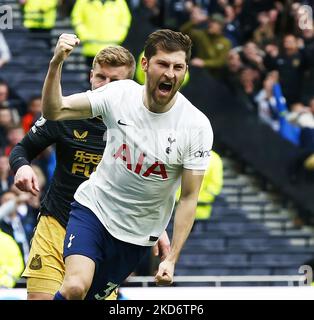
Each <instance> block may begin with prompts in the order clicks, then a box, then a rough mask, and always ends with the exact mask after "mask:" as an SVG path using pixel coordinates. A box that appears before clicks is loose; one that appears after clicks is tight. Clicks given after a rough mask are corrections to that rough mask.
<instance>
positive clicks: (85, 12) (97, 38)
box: [72, 0, 132, 67]
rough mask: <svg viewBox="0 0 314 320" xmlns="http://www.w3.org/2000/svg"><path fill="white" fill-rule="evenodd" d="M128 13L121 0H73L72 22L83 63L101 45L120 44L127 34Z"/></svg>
mask: <svg viewBox="0 0 314 320" xmlns="http://www.w3.org/2000/svg"><path fill="white" fill-rule="evenodd" d="M131 20H132V16H131V13H130V10H129V8H128V5H127V3H126V1H125V0H112V1H102V0H93V1H89V0H77V1H76V3H75V5H74V8H73V10H72V24H73V27H74V29H75V32H76V34H77V36H78V37H79V38H80V40H81V43H82V45H83V55H84V57H85V58H86V62H87V65H88V66H89V67H91V66H92V63H93V59H94V57H95V55H96V54H97V53H98V52H99V51H100V50H101V49H103V48H104V47H107V46H110V45H120V44H122V42H123V41H124V40H125V38H126V36H127V35H128V32H129V28H130V24H131Z"/></svg>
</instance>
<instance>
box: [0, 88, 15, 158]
mask: <svg viewBox="0 0 314 320" xmlns="http://www.w3.org/2000/svg"><path fill="white" fill-rule="evenodd" d="M0 90H1V89H0ZM0 96H1V93H0ZM13 125H14V122H13V117H12V113H11V110H10V109H9V108H3V107H2V108H1V107H0V151H3V152H4V148H5V147H6V145H7V144H8V139H7V132H8V129H9V128H10V127H11V126H13Z"/></svg>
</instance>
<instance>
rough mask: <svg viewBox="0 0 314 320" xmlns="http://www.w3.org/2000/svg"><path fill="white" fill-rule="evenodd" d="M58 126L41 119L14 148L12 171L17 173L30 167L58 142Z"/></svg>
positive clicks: (11, 156) (11, 163)
mask: <svg viewBox="0 0 314 320" xmlns="http://www.w3.org/2000/svg"><path fill="white" fill-rule="evenodd" d="M57 126H58V124H57V122H56V121H49V120H46V119H44V118H40V119H39V120H37V121H36V123H35V124H34V126H33V127H32V128H31V130H30V131H29V132H28V133H27V134H26V135H25V137H24V138H23V139H22V140H21V141H20V142H19V143H18V144H17V145H16V146H15V147H14V148H13V150H12V152H11V154H10V159H9V160H10V166H11V169H12V170H13V171H14V172H16V171H17V170H18V169H19V168H20V167H21V166H23V165H29V164H30V162H31V161H32V160H33V159H34V158H36V157H37V156H38V155H39V154H40V153H41V152H42V151H43V150H45V149H46V148H47V147H48V146H50V145H52V144H53V143H55V142H56V141H57V135H58V127H57Z"/></svg>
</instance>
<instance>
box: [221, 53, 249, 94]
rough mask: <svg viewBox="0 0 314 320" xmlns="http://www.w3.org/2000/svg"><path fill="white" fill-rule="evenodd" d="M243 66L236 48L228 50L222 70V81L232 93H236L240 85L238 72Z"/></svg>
mask: <svg viewBox="0 0 314 320" xmlns="http://www.w3.org/2000/svg"><path fill="white" fill-rule="evenodd" d="M243 68H244V65H243V62H242V61H241V58H240V55H239V53H238V52H237V51H236V50H230V51H229V53H228V58H227V65H226V67H225V70H224V76H223V82H224V83H225V84H226V85H227V86H228V88H229V89H230V90H231V91H232V92H233V93H236V92H237V90H238V88H239V86H240V73H241V71H242V69H243Z"/></svg>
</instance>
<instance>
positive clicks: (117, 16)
mask: <svg viewBox="0 0 314 320" xmlns="http://www.w3.org/2000/svg"><path fill="white" fill-rule="evenodd" d="M16 2H17V1H16ZM313 2H314V1H311V0H303V1H293V0H280V1H273V0H194V1H189V0H188V1H185V0H171V1H167V0H160V1H158V0H129V1H127V0H77V1H75V0H59V1H58V0H20V1H19V4H20V10H21V12H22V15H23V27H24V28H25V29H28V30H29V32H30V35H31V37H33V41H34V44H35V42H37V43H41V45H42V47H41V48H42V49H43V50H49V52H50V53H51V50H53V43H54V42H53V41H52V39H53V38H52V31H53V30H54V28H55V24H56V21H57V19H58V20H63V19H68V20H69V21H71V24H72V28H73V30H74V31H75V33H76V34H77V35H78V37H79V38H80V40H81V44H82V51H81V54H82V56H83V57H84V61H85V63H86V66H87V70H88V68H89V66H91V61H92V59H93V57H94V56H95V54H96V53H97V52H98V51H99V50H100V49H101V48H103V47H104V46H107V45H112V44H121V45H124V44H125V43H126V44H128V43H139V47H137V48H135V49H134V50H133V54H134V55H135V56H136V58H138V57H139V56H140V54H141V48H142V45H143V42H144V39H145V38H146V36H147V35H148V34H149V33H151V32H152V31H154V30H156V29H159V28H170V29H174V30H180V31H182V32H184V33H187V34H188V35H189V36H190V37H191V38H192V40H193V44H194V46H193V55H192V60H191V66H192V67H195V68H204V69H206V70H208V72H209V74H210V75H211V76H212V77H214V78H216V79H217V81H220V82H221V83H222V84H224V85H226V86H227V87H228V88H229V89H230V90H231V91H232V92H233V94H234V96H235V97H236V98H237V99H238V101H240V102H241V105H242V106H243V107H244V108H246V109H247V110H248V112H253V113H255V114H256V117H259V119H260V120H261V121H263V122H264V123H266V124H268V125H269V126H270V127H271V128H272V129H273V130H275V131H277V132H278V134H281V135H282V136H283V137H284V138H286V139H288V140H290V141H291V142H292V143H294V144H295V145H298V146H299V147H300V148H301V149H302V150H303V151H304V152H303V153H302V156H301V158H299V159H297V161H296V164H295V165H293V166H292V169H291V170H292V171H291V179H297V178H298V174H299V170H306V171H307V172H309V174H311V172H312V171H313V170H314V29H313V20H312V19H313V16H312V11H311V10H310V9H311V8H312V5H313ZM7 3H8V4H9V5H10V3H12V1H8V2H7ZM13 46H15V44H14V45H13ZM13 46H12V44H11V46H10V44H9V43H8V41H6V37H5V32H1V28H0V196H1V208H0V229H1V230H0V236H1V237H2V235H1V233H6V234H10V235H11V236H12V237H13V238H14V239H15V241H16V243H17V244H18V246H19V248H20V251H21V257H22V259H21V257H20V258H16V255H15V258H14V259H15V261H14V264H15V265H20V267H19V268H18V267H17V270H16V274H15V275H16V276H18V275H19V274H20V272H21V270H22V269H23V267H24V264H23V261H26V258H27V255H28V250H29V241H30V238H31V236H32V232H33V228H34V226H35V224H36V217H37V214H38V210H39V207H40V198H41V196H42V195H43V194H44V193H45V190H46V187H47V185H48V184H49V181H50V179H51V177H52V174H53V169H54V167H55V155H54V149H53V148H49V149H47V150H46V151H45V152H44V153H43V154H41V155H40V157H38V158H37V159H36V160H35V161H33V164H32V165H33V166H34V168H35V169H36V172H37V174H38V176H39V177H40V181H41V188H40V189H41V193H40V194H39V195H38V196H37V197H35V196H31V195H29V196H25V195H24V194H23V193H21V192H20V191H19V190H18V189H17V188H16V187H14V172H12V171H11V170H10V166H9V155H10V152H11V150H12V148H13V147H14V146H15V145H17V144H18V143H19V141H20V140H21V139H22V138H23V137H24V135H25V133H27V132H28V131H29V130H31V128H32V126H33V125H34V123H35V121H37V120H38V119H39V117H40V115H41V97H40V95H39V94H38V92H39V91H40V89H41V88H40V87H38V88H37V89H38V90H34V92H32V91H31V90H29V91H28V94H27V95H24V94H21V93H22V91H23V89H25V88H21V87H19V86H12V83H11V77H8V76H7V74H8V73H6V72H1V70H5V68H8V67H9V66H10V65H15V64H19V63H25V62H23V61H22V62H21V61H20V60H18V59H16V58H15V56H14V54H12V52H14V49H15V48H14V47H13ZM16 46H18V44H17V43H16ZM39 47H40V46H38V48H39ZM27 63H29V64H32V61H30V60H29V61H28V62H27ZM34 63H36V62H34ZM46 67H47V65H46V64H44V68H46ZM43 71H46V69H45V70H43ZM11 76H12V75H11ZM137 81H139V82H141V81H142V78H141V75H140V71H139V70H138V72H137ZM188 85H193V84H192V81H191V83H188ZM8 212H9V214H7V213H8ZM4 215H5V217H4V218H3V219H2V218H1V216H4ZM4 237H5V235H4ZM13 246H14V244H12V248H13ZM8 250H11V249H9V247H8ZM12 250H13V249H12ZM12 259H13V258H12ZM18 259H20V262H18ZM0 260H1V258H0ZM8 281H9V280H7V282H5V281H2V282H1V271H0V286H1V285H5V286H12V285H14V283H13V282H12V283H10V281H9V282H8Z"/></svg>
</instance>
